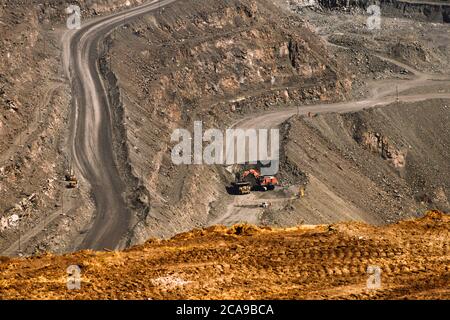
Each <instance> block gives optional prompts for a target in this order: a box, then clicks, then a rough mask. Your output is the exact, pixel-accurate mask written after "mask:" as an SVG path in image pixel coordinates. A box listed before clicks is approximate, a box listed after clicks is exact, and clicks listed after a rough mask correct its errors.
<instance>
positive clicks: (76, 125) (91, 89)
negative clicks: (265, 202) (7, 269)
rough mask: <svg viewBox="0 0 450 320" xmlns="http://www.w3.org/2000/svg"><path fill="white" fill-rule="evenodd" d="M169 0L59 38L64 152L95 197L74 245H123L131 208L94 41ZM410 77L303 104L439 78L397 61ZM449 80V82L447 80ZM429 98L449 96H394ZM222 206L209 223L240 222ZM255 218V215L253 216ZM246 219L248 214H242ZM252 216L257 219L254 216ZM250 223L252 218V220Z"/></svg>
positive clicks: (280, 114)
mask: <svg viewBox="0 0 450 320" xmlns="http://www.w3.org/2000/svg"><path fill="white" fill-rule="evenodd" d="M174 1H175V0H161V1H153V2H149V3H146V4H143V5H141V6H138V7H135V8H133V9H129V10H126V11H123V12H120V13H117V14H113V15H110V16H107V17H100V18H97V19H94V20H91V21H90V22H88V23H85V24H84V25H83V26H82V28H81V29H80V30H75V31H68V32H66V33H65V35H64V37H63V39H62V40H63V48H64V50H63V60H64V67H65V72H66V74H67V76H68V77H69V79H70V80H71V84H72V96H73V102H72V104H73V109H72V112H71V120H70V137H69V144H70V153H71V157H72V160H73V166H74V169H75V171H76V172H77V174H79V175H81V176H82V178H83V179H82V180H84V181H87V182H88V184H89V185H90V187H91V193H92V195H93V197H94V200H95V206H96V210H95V216H94V219H93V221H92V224H91V226H90V227H89V231H88V232H87V234H86V236H85V238H84V241H83V242H82V244H81V246H80V249H87V248H89V249H95V250H99V249H100V250H101V249H104V248H108V249H116V248H118V247H123V245H124V240H125V239H126V237H125V236H126V234H127V232H128V229H129V224H130V220H131V217H132V212H131V210H130V209H129V208H128V206H127V203H126V201H125V197H124V193H125V191H126V185H125V183H124V181H123V180H122V178H121V175H120V173H119V171H118V169H117V166H116V165H115V161H114V150H113V134H112V116H111V102H110V101H108V94H107V91H106V89H105V85H104V84H103V82H102V77H101V75H100V72H99V67H98V61H99V45H100V43H101V42H102V41H103V40H104V38H105V37H106V36H107V35H108V33H110V32H111V31H112V30H114V29H115V28H117V27H119V26H120V25H122V24H124V23H126V22H127V21H129V20H132V19H136V18H139V17H141V16H143V15H145V14H147V13H149V12H151V11H153V10H157V9H159V8H161V7H163V6H165V5H168V4H170V3H172V2H174ZM384 59H386V60H390V61H391V62H392V63H395V64H397V65H400V66H402V67H404V68H406V69H408V70H409V71H411V72H412V73H413V74H414V76H413V78H412V79H410V80H391V81H390V80H384V81H380V82H376V83H373V84H372V85H371V88H372V90H371V96H370V97H369V98H367V99H364V100H361V101H353V102H342V103H334V104H319V105H312V106H305V107H302V108H300V109H299V111H300V113H301V114H306V113H308V112H312V113H324V112H348V111H354V110H361V109H363V108H367V107H373V106H377V105H387V104H389V103H392V102H395V101H396V97H395V91H396V89H395V88H396V86H397V85H398V86H399V89H400V91H405V90H407V89H412V88H418V87H424V86H427V85H430V84H431V83H432V82H433V81H436V80H438V81H439V80H440V81H445V80H447V81H448V79H443V77H439V76H437V77H436V76H434V78H433V76H430V75H426V74H423V73H419V72H417V71H416V70H413V69H411V68H410V67H408V66H405V65H403V64H401V63H400V62H398V61H393V60H392V59H388V58H384ZM449 83H450V81H449ZM430 98H450V95H449V94H436V93H430V94H422V95H404V96H400V97H399V100H400V101H405V102H411V101H419V100H426V99H430ZM297 112H298V110H297V108H292V109H285V110H281V111H277V112H269V113H264V114H260V115H252V116H251V117H248V118H245V119H242V120H241V121H240V122H239V123H237V124H236V126H237V127H240V128H256V129H257V128H272V127H276V126H278V125H279V124H280V123H281V122H283V121H284V120H286V119H287V118H289V117H290V116H292V115H294V114H295V113H297ZM232 207H233V206H231V207H230V209H231V210H226V211H227V212H225V214H224V215H223V216H222V217H220V218H219V219H217V221H214V222H215V223H225V224H231V223H234V222H236V221H242V218H243V216H242V215H241V214H240V211H239V210H236V209H232ZM254 218H256V217H254ZM247 219H248V216H247ZM256 220H257V218H256ZM253 222H254V221H253Z"/></svg>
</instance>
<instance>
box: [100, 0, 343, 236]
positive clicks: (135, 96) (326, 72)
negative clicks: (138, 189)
mask: <svg viewBox="0 0 450 320" xmlns="http://www.w3.org/2000/svg"><path fill="white" fill-rule="evenodd" d="M109 41H110V44H109V46H110V48H109V53H107V54H106V56H105V61H106V62H107V63H106V64H105V65H106V67H108V66H109V67H110V68H111V70H112V71H113V72H114V73H115V74H116V76H117V79H118V86H119V88H120V99H121V101H122V105H123V120H124V123H125V130H126V139H127V142H128V154H126V155H124V156H125V157H128V161H129V163H130V165H131V167H132V170H133V174H134V176H135V177H137V178H138V179H140V180H141V182H142V185H143V186H144V187H145V190H146V192H143V193H142V194H140V195H139V194H138V195H137V198H138V199H137V201H141V202H142V203H143V204H145V205H147V206H148V207H149V208H150V211H149V214H148V215H147V217H145V219H143V220H142V222H140V223H138V225H137V226H136V228H135V235H136V237H135V239H134V241H144V240H145V239H146V238H147V237H148V236H149V235H156V236H168V235H173V234H176V233H179V232H182V231H186V230H189V229H191V228H193V227H195V226H199V225H202V226H204V225H205V224H206V222H207V218H208V213H209V210H210V206H211V203H212V202H213V201H214V200H215V199H216V198H217V197H220V196H222V195H224V194H226V191H225V188H224V185H226V184H227V183H228V181H227V180H228V179H229V178H230V176H229V173H226V172H225V171H224V170H223V168H221V167H213V166H210V167H205V166H174V165H173V163H172V160H171V158H170V155H171V148H172V147H173V146H174V144H173V143H171V142H170V136H171V133H172V131H173V130H174V129H176V128H184V129H188V130H189V131H192V129H193V126H192V125H193V121H194V120H202V121H203V123H204V128H205V129H207V128H225V127H226V126H227V125H230V124H232V123H233V122H234V121H235V120H236V119H239V117H242V116H243V115H246V114H251V113H253V112H260V111H263V110H269V109H276V108H279V107H281V106H285V105H293V104H295V103H300V102H303V103H307V102H313V101H335V100H340V99H344V98H346V97H347V96H348V93H349V91H350V89H351V80H350V78H349V76H348V74H347V73H346V71H345V69H344V68H342V67H341V66H340V65H339V64H338V63H337V62H336V61H335V60H334V59H333V57H332V56H331V55H329V54H328V51H327V48H326V46H325V44H324V43H323V41H322V40H321V39H319V38H318V37H317V36H315V35H314V34H313V32H312V30H310V29H309V27H308V25H307V24H306V23H305V22H304V21H303V20H302V19H299V18H298V17H295V16H292V15H289V14H288V13H286V12H283V11H282V10H280V9H279V8H277V7H276V6H274V5H273V4H272V3H271V2H270V1H250V0H244V1H215V2H214V3H211V2H208V1H196V2H195V3H194V2H186V3H184V2H177V3H176V4H172V5H170V6H168V7H167V8H165V9H164V10H160V11H159V12H157V13H155V14H153V15H149V16H147V17H145V18H142V19H140V20H139V21H136V22H134V23H131V24H127V25H126V26H125V27H124V28H120V29H119V30H116V32H115V33H113V34H112V35H111V38H110V39H109ZM131 46H133V48H134V49H133V50H129V48H130V47H131Z"/></svg>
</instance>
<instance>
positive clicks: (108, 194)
mask: <svg viewBox="0 0 450 320" xmlns="http://www.w3.org/2000/svg"><path fill="white" fill-rule="evenodd" d="M171 2H174V0H162V1H152V2H150V3H146V4H144V5H141V6H139V7H135V8H133V9H130V10H126V11H124V12H121V13H117V14H113V15H110V16H107V17H102V18H98V19H94V20H92V21H90V22H88V23H85V24H83V25H82V27H81V29H79V30H75V31H68V32H66V34H65V35H64V36H63V39H62V41H63V48H64V52H63V59H64V67H65V71H66V74H67V76H68V77H69V78H70V80H71V84H72V97H73V101H72V106H73V109H72V111H71V121H70V132H71V134H70V138H69V144H70V154H71V157H72V161H73V167H74V170H75V172H76V173H77V175H78V176H79V177H80V180H81V183H82V184H84V185H86V183H87V184H88V185H89V186H90V190H91V193H92V195H93V199H94V202H95V206H96V212H95V216H94V219H93V221H92V225H91V227H90V228H89V231H88V232H87V233H86V237H85V239H84V241H83V242H82V244H81V249H84V248H90V249H104V248H108V249H115V248H117V247H122V246H123V240H124V239H123V238H124V236H125V235H126V233H127V231H128V227H129V223H130V218H131V215H132V213H131V212H130V210H129V209H128V206H127V203H126V201H125V199H124V193H125V191H126V185H125V183H124V182H123V180H122V178H121V176H120V173H119V171H118V169H117V166H116V162H115V157H114V150H113V138H112V117H111V109H110V106H111V103H110V101H108V95H107V92H106V89H105V86H104V84H103V82H102V77H101V75H100V72H99V69H98V60H99V49H98V48H99V43H100V42H101V41H102V40H103V39H104V38H105V36H106V35H107V34H108V33H110V32H111V31H112V30H114V29H115V28H117V27H119V26H121V25H122V24H124V23H126V22H127V21H130V20H133V19H136V18H138V17H140V16H143V15H145V14H147V13H149V12H151V11H153V10H157V9H159V8H161V7H163V6H165V5H167V4H170V3H171Z"/></svg>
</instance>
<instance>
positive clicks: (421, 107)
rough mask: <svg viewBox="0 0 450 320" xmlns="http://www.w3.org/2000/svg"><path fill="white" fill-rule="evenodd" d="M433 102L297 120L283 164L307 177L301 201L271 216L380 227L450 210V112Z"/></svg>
mask: <svg viewBox="0 0 450 320" xmlns="http://www.w3.org/2000/svg"><path fill="white" fill-rule="evenodd" d="M449 105H450V104H449V102H448V101H442V100H431V101H427V102H420V103H415V104H412V105H404V104H401V105H400V106H397V105H393V106H389V107H384V108H375V109H370V110H365V111H360V112H355V113H348V114H325V115H318V116H315V117H313V118H308V117H302V118H298V117H294V118H292V119H290V120H289V121H288V122H287V123H286V124H285V127H284V130H285V133H286V136H285V140H284V144H283V145H284V152H285V161H286V162H287V163H288V164H289V166H290V167H292V168H297V169H298V170H299V171H302V172H304V173H305V174H306V175H307V177H308V184H307V186H306V196H305V198H301V199H298V200H295V201H293V202H292V203H291V204H290V205H289V206H288V207H287V208H285V211H280V212H277V213H272V216H271V218H272V219H274V220H275V221H278V223H280V224H281V225H291V224H295V223H299V222H302V221H303V222H304V223H307V224H309V223H322V222H327V221H330V220H331V221H334V220H335V219H342V217H347V218H348V219H355V220H365V221H369V222H372V223H376V224H380V223H386V222H390V221H391V222H392V221H397V220H398V219H400V218H401V217H412V216H416V214H417V213H420V212H421V211H422V210H426V209H427V208H440V209H442V210H446V211H448V210H449V209H450V202H449V199H450V198H449V197H450V183H449V182H450V170H449V166H448V163H449V161H450V128H449V126H448V123H449V120H450V107H449Z"/></svg>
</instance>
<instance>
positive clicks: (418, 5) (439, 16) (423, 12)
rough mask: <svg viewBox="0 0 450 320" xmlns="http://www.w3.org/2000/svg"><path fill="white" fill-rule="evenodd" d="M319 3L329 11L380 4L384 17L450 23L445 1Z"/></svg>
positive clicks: (322, 0)
mask: <svg viewBox="0 0 450 320" xmlns="http://www.w3.org/2000/svg"><path fill="white" fill-rule="evenodd" d="M317 2H319V3H320V4H321V5H322V6H323V7H325V8H328V9H339V8H343V7H358V8H361V9H364V10H365V9H366V8H367V7H368V6H370V5H371V4H378V5H379V6H380V8H381V12H382V15H401V16H405V17H409V18H414V19H420V20H427V21H433V22H444V23H450V4H449V3H448V2H444V1H441V2H439V1H420V0H419V1H408V0H405V1H399V0H317Z"/></svg>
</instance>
